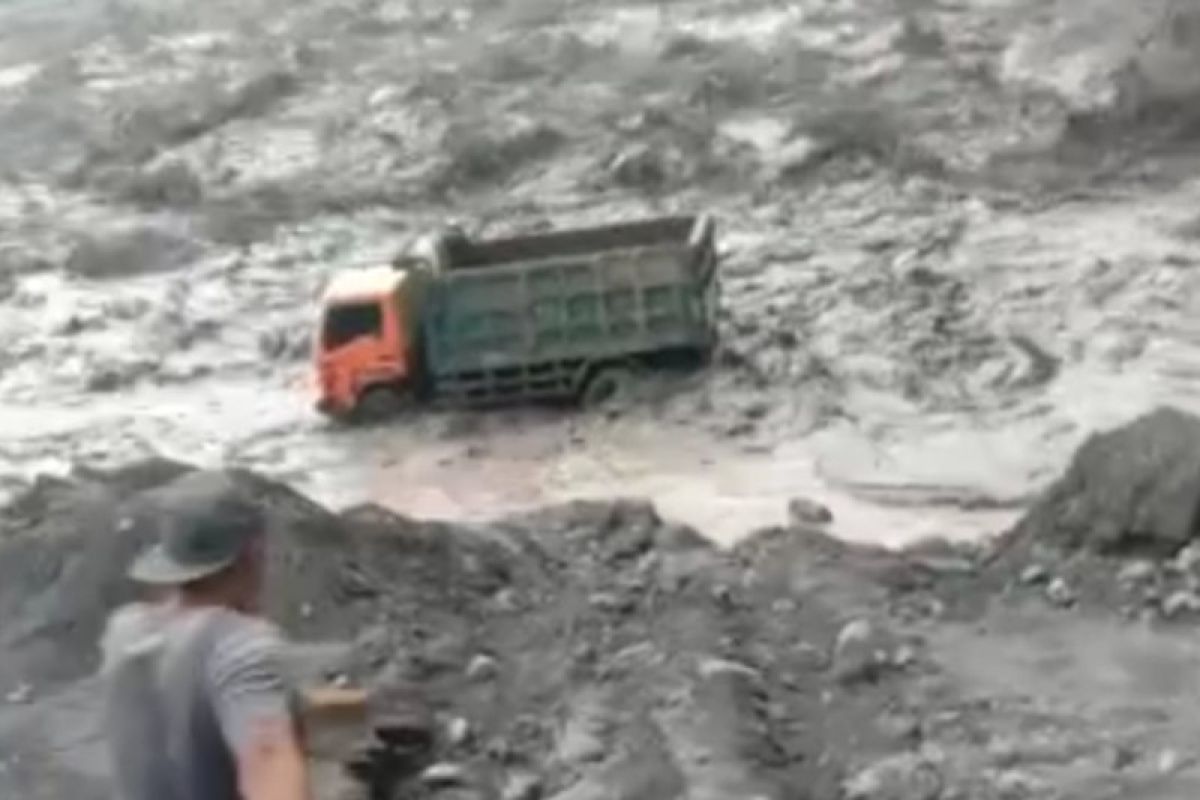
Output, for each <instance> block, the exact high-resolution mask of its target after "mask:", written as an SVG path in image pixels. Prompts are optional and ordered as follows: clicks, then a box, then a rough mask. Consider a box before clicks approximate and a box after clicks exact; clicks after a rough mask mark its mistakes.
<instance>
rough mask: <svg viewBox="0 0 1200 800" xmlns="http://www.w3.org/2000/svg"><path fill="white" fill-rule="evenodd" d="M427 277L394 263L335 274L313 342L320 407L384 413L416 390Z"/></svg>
mask: <svg viewBox="0 0 1200 800" xmlns="http://www.w3.org/2000/svg"><path fill="white" fill-rule="evenodd" d="M421 279H422V275H421V273H420V272H419V271H417V270H409V269H398V268H396V267H391V266H380V267H371V268H366V269H355V270H348V271H345V272H341V273H339V274H337V275H335V276H334V278H333V279H332V280H331V282H330V284H329V286H328V287H327V288H326V290H325V293H324V297H323V298H322V303H321V319H320V324H319V325H318V326H317V331H318V333H317V340H316V342H315V343H314V350H315V357H314V360H315V368H316V383H317V401H316V406H317V410H318V411H320V412H321V413H323V414H326V415H328V416H331V417H344V416H348V415H350V414H351V413H353V412H357V411H365V412H368V413H369V412H371V411H375V412H384V411H387V410H389V409H390V407H391V406H394V405H395V404H396V403H397V402H398V401H399V400H400V399H401V398H404V397H406V396H410V395H412V394H414V393H415V392H416V390H417V387H418V385H419V383H420V363H421V358H420V347H419V341H418V340H419V331H420V325H419V321H418V319H417V318H416V314H417V313H419V309H418V308H417V307H416V300H417V294H418V292H417V291H416V287H418V286H419V285H420V283H421ZM375 406H379V408H375ZM385 406H386V408H385Z"/></svg>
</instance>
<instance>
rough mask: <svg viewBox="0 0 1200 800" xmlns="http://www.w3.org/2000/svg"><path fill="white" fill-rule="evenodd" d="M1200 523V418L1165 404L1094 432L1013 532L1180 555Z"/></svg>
mask: <svg viewBox="0 0 1200 800" xmlns="http://www.w3.org/2000/svg"><path fill="white" fill-rule="evenodd" d="M1198 530H1200V417H1196V416H1195V415H1192V414H1188V413H1186V412H1183V411H1179V410H1177V409H1173V408H1160V409H1158V410H1156V411H1154V412H1152V413H1150V414H1147V415H1145V416H1142V417H1139V418H1138V419H1136V420H1134V421H1133V422H1131V423H1130V424H1128V425H1126V426H1124V427H1122V428H1118V429H1116V430H1113V431H1109V432H1105V433H1100V434H1095V435H1093V436H1091V437H1090V438H1089V439H1088V440H1087V441H1086V442H1085V443H1084V444H1083V446H1082V447H1080V448H1079V450H1078V451H1077V452H1076V453H1075V456H1074V458H1073V459H1072V461H1071V465H1070V467H1069V468H1068V469H1067V471H1066V474H1064V475H1063V476H1062V477H1061V478H1060V479H1059V480H1058V481H1056V482H1055V483H1054V484H1053V485H1052V486H1051V487H1050V488H1049V489H1048V490H1047V491H1046V492H1045V493H1044V494H1043V495H1042V497H1041V498H1039V499H1038V501H1037V502H1036V503H1035V504H1034V506H1033V507H1032V508H1031V509H1030V511H1029V512H1028V513H1027V514H1026V515H1025V517H1024V518H1022V519H1021V521H1020V522H1019V523H1018V524H1017V526H1016V527H1015V528H1014V530H1013V531H1012V532H1011V533H1010V537H1011V539H1013V540H1015V541H1037V542H1039V543H1042V544H1049V545H1053V546H1057V547H1060V548H1064V549H1086V550H1090V551H1094V552H1100V553H1116V554H1139V555H1152V556H1169V555H1173V554H1175V553H1176V552H1178V551H1179V550H1180V549H1182V548H1183V547H1184V546H1186V545H1187V544H1188V543H1189V542H1190V541H1192V540H1193V539H1194V538H1196V536H1197V532H1198Z"/></svg>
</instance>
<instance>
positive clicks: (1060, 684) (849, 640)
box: [0, 410, 1200, 800]
mask: <svg viewBox="0 0 1200 800" xmlns="http://www.w3.org/2000/svg"><path fill="white" fill-rule="evenodd" d="M1198 436H1200V418H1197V417H1194V416H1191V415H1187V414H1184V413H1182V412H1178V411H1175V410H1162V411H1160V412H1158V413H1156V414H1154V415H1151V416H1148V417H1144V418H1142V419H1140V420H1138V421H1137V422H1136V423H1135V424H1134V425H1132V426H1130V427H1128V428H1124V429H1121V430H1117V431H1114V432H1112V433H1109V434H1105V435H1103V436H1101V437H1098V438H1096V439H1093V440H1092V441H1090V442H1089V443H1088V444H1087V445H1086V446H1085V447H1084V448H1082V449H1081V450H1080V451H1079V453H1078V454H1077V456H1076V458H1075V460H1074V462H1073V463H1072V464H1071V466H1070V468H1069V469H1068V470H1066V471H1065V473H1064V474H1063V476H1062V477H1061V478H1060V479H1059V480H1058V481H1056V482H1055V483H1054V484H1053V485H1052V486H1051V487H1050V488H1049V489H1048V490H1047V491H1046V492H1045V493H1043V494H1042V495H1041V496H1040V497H1039V499H1038V501H1037V502H1036V504H1035V505H1034V508H1033V509H1032V510H1031V511H1030V513H1029V514H1028V515H1026V516H1025V517H1024V519H1023V520H1022V521H1021V523H1020V524H1019V525H1017V526H1015V527H1014V528H1013V529H1011V530H1010V531H1009V532H1007V533H1006V534H1004V535H1003V536H999V537H995V538H992V539H988V540H986V541H984V542H979V543H975V544H954V543H951V542H946V541H927V542H925V543H923V544H921V545H919V546H914V547H910V548H906V549H903V550H889V549H885V548H880V547H873V546H867V545H851V544H847V543H844V542H841V541H839V540H837V539H835V538H832V537H830V536H829V535H828V534H827V532H826V530H825V525H826V521H825V517H824V515H822V514H821V513H820V510H819V508H818V507H817V506H816V504H812V505H810V506H807V507H801V506H800V505H799V504H797V505H796V506H795V509H794V511H795V513H794V514H793V521H792V523H791V524H790V525H788V526H777V527H774V528H771V529H766V530H762V531H759V532H757V533H755V534H754V535H752V536H750V537H748V538H747V539H745V540H744V541H743V542H741V543H740V544H738V545H737V546H736V547H734V548H732V549H722V548H718V547H716V546H714V545H713V544H712V543H711V542H710V541H709V540H708V539H707V538H706V537H704V536H703V535H701V534H700V533H698V532H697V531H695V530H693V529H691V528H689V527H687V526H685V525H681V524H679V523H677V522H673V521H671V520H670V519H665V518H663V517H661V516H660V515H659V513H658V512H657V510H656V509H655V508H654V506H653V505H652V504H650V503H647V502H645V501H642V500H635V499H630V500H620V501H609V502H575V503H570V504H566V505H562V506H557V507H553V508H547V509H543V510H540V511H537V512H534V513H530V514H522V515H516V516H510V517H505V518H502V519H497V520H492V521H490V522H487V523H481V524H470V525H468V524H462V523H455V522H445V521H429V520H419V519H413V518H408V517H403V516H400V515H397V514H395V513H394V512H391V511H388V510H387V509H384V508H382V507H379V506H374V505H369V506H358V507H354V508H351V509H347V510H344V511H341V512H337V513H335V512H331V511H328V510H326V509H324V508H322V507H321V506H319V505H317V504H315V503H313V502H312V501H311V500H309V499H307V498H305V497H304V496H302V495H300V494H298V493H296V492H295V491H293V490H292V489H290V488H288V487H286V486H284V485H281V484H278V483H275V482H272V481H270V480H267V479H265V478H263V477H262V476H258V475H255V474H253V473H246V472H241V473H237V472H235V473H231V475H232V476H233V478H234V479H235V480H236V481H238V482H240V483H241V484H242V486H243V487H244V488H245V490H246V491H248V492H251V493H253V494H254V495H255V496H257V497H258V498H259V500H260V502H262V503H264V505H265V506H266V507H268V508H269V509H270V511H271V514H272V518H273V520H274V521H275V523H276V524H275V525H274V526H273V530H274V531H275V532H274V533H273V534H272V541H271V554H272V558H271V568H270V578H269V585H268V591H267V601H268V602H267V606H268V611H269V613H270V614H271V616H272V617H273V618H275V619H277V620H278V621H279V622H280V623H281V624H282V625H283V626H284V627H285V628H286V629H287V630H288V631H289V633H290V634H291V635H292V636H294V637H295V639H296V641H297V643H298V644H297V651H296V653H297V655H296V658H297V661H296V663H297V665H298V666H299V667H300V668H301V673H302V674H304V675H306V676H307V678H306V680H307V681H308V682H310V683H313V684H320V683H324V682H327V681H339V682H340V681H350V682H352V683H355V684H362V685H377V686H402V687H407V690H408V691H409V692H410V694H409V696H412V693H415V694H416V696H419V697H420V698H422V699H423V702H424V703H425V704H426V705H427V710H428V711H429V712H431V713H430V714H429V715H428V717H427V718H428V719H430V720H431V721H432V723H433V725H434V727H435V735H434V737H433V739H432V741H431V743H430V744H429V746H428V748H427V749H426V750H425V751H423V752H422V753H421V754H420V757H419V758H418V759H416V760H415V761H414V762H413V763H412V764H411V767H410V769H409V770H408V771H407V772H406V773H405V774H404V775H403V776H402V777H401V780H400V783H399V785H398V786H397V788H396V791H395V794H394V796H395V797H398V798H399V797H404V798H418V797H420V798H430V797H433V798H443V799H445V798H458V799H459V800H462V799H463V798H494V797H503V798H514V799H515V798H528V797H533V798H537V797H546V798H556V800H575V799H576V798H591V797H612V796H614V795H616V796H622V797H646V798H651V797H653V798H657V799H662V800H666V799H667V798H681V799H682V798H730V797H739V798H740V797H755V798H779V799H780V800H784V798H794V797H811V798H829V799H830V800H833V798H860V800H891V799H893V798H894V799H896V800H918V799H921V800H932V799H933V798H955V797H958V798H972V799H974V798H997V800H1001V799H1003V798H1018V797H1019V798H1047V799H1049V798H1080V800H1083V799H1084V798H1089V800H1094V798H1097V797H1112V798H1118V797H1120V798H1166V797H1186V796H1189V795H1190V793H1191V792H1192V791H1194V790H1195V788H1196V786H1197V785H1198V784H1197V781H1198V780H1200V752H1198V751H1197V750H1196V744H1195V743H1196V734H1197V732H1198V731H1197V729H1196V726H1195V722H1194V719H1193V717H1194V715H1192V714H1191V713H1190V708H1191V706H1192V701H1194V700H1195V699H1196V697H1197V694H1198V693H1200V682H1198V681H1197V679H1196V675H1197V674H1200V672H1198V670H1197V666H1198V664H1200V650H1198V649H1197V648H1196V646H1195V644H1194V641H1193V639H1194V637H1193V636H1192V635H1191V632H1192V630H1193V626H1194V624H1195V621H1196V619H1200V599H1198V598H1200V595H1198V594H1197V589H1198V588H1200V578H1198V577H1197V576H1198V575H1200V572H1197V567H1198V565H1200V558H1198V557H1197V555H1196V551H1197V549H1198V548H1200V541H1198V540H1197V538H1196V537H1197V532H1198V529H1197V522H1196V518H1195V501H1194V498H1195V496H1196V491H1197V488H1198V487H1200V469H1198V467H1197V465H1198V463H1200V462H1198V461H1197V455H1196V454H1197V452H1200V451H1197V450H1196V449H1195V448H1194V447H1191V446H1190V445H1191V444H1192V443H1194V442H1195V441H1196V437H1198ZM190 469H191V467H188V466H186V465H182V464H176V463H172V462H162V461H152V462H141V463H135V464H131V465H127V466H125V467H124V468H122V469H119V470H115V471H105V472H96V471H91V472H86V473H81V474H79V475H76V476H74V477H73V478H71V479H69V480H56V479H45V480H43V481H41V482H39V483H38V485H37V486H35V487H34V488H33V489H32V490H31V491H29V492H27V493H25V494H23V495H22V496H21V497H20V498H18V499H17V501H16V502H15V503H13V504H11V505H9V506H8V507H7V508H5V509H4V510H3V512H0V620H2V622H0V652H3V655H4V658H3V660H2V661H0V692H2V695H0V696H2V697H3V698H4V700H3V703H0V796H3V797H6V798H7V797H13V798H16V797H21V798H41V797H45V798H62V797H68V796H69V797H78V798H92V797H95V798H102V797H107V796H108V795H107V794H106V793H105V791H106V790H105V786H106V780H107V778H106V776H107V770H106V766H105V762H104V758H103V749H102V746H103V740H102V738H101V737H100V732H99V730H98V729H97V727H96V716H95V712H96V702H97V699H98V698H97V695H96V692H95V684H94V679H93V678H92V677H91V672H92V670H93V668H94V665H95V659H96V637H97V635H98V633H99V630H100V627H101V625H102V623H103V619H104V616H105V614H106V613H107V611H108V610H109V609H110V608H112V607H113V606H114V605H116V604H118V603H120V602H122V601H123V600H125V599H128V598H129V597H131V596H133V595H132V587H131V586H129V585H128V583H127V582H126V580H125V579H124V577H123V573H124V569H125V567H126V565H127V561H128V558H129V557H130V555H131V554H132V553H133V552H135V551H136V550H137V548H138V547H139V546H140V545H141V543H142V542H144V541H145V537H146V534H147V531H146V528H145V527H144V526H143V525H142V524H141V523H140V522H139V520H140V519H142V517H140V516H139V514H140V511H139V509H141V508H143V507H144V506H143V502H144V500H145V499H147V498H148V497H149V496H150V495H149V494H148V493H153V492H156V491H161V490H162V489H163V488H164V487H169V485H170V483H171V482H172V481H173V480H176V479H178V477H179V476H181V475H184V474H186V473H187V472H188V471H190ZM321 756H322V759H323V760H321V761H320V762H319V765H320V766H321V768H322V772H321V774H322V775H323V776H324V779H325V780H326V781H327V782H328V784H327V786H326V791H327V792H328V794H326V795H323V796H328V797H335V796H341V795H339V794H337V793H338V792H341V791H343V790H348V789H349V788H350V787H348V785H347V782H346V780H345V778H344V777H342V773H341V771H340V770H339V769H338V768H337V764H338V759H339V758H341V757H344V754H342V751H339V750H336V749H330V750H326V751H324V753H322V754H321Z"/></svg>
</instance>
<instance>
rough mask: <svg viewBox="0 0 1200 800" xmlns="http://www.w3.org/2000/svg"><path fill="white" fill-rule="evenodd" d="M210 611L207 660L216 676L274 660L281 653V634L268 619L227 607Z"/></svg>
mask: <svg viewBox="0 0 1200 800" xmlns="http://www.w3.org/2000/svg"><path fill="white" fill-rule="evenodd" d="M211 613H212V618H211V623H210V624H211V625H212V628H211V630H212V640H211V642H212V644H211V649H210V650H209V661H210V669H211V671H212V674H214V675H215V676H217V677H219V676H221V675H222V674H227V673H231V672H237V671H239V670H242V669H245V668H247V667H252V666H255V665H264V664H268V663H277V662H279V661H280V660H281V659H282V658H283V657H284V652H285V647H284V638H283V634H282V632H281V631H280V629H279V628H278V627H277V626H276V625H274V624H273V623H271V622H270V621H268V620H265V619H263V618H261V617H254V616H249V615H246V614H240V613H238V612H236V611H230V610H227V609H217V610H214V611H213V612H211Z"/></svg>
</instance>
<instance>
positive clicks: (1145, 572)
mask: <svg viewBox="0 0 1200 800" xmlns="http://www.w3.org/2000/svg"><path fill="white" fill-rule="evenodd" d="M1156 573H1157V568H1156V567H1155V566H1154V564H1152V563H1151V562H1149V561H1131V562H1129V563H1128V564H1126V565H1125V566H1123V567H1121V569H1120V570H1119V571H1118V572H1117V582H1118V583H1120V584H1122V585H1125V586H1130V585H1134V584H1139V583H1146V582H1148V581H1150V580H1152V579H1153V578H1154V576H1155V574H1156Z"/></svg>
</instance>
